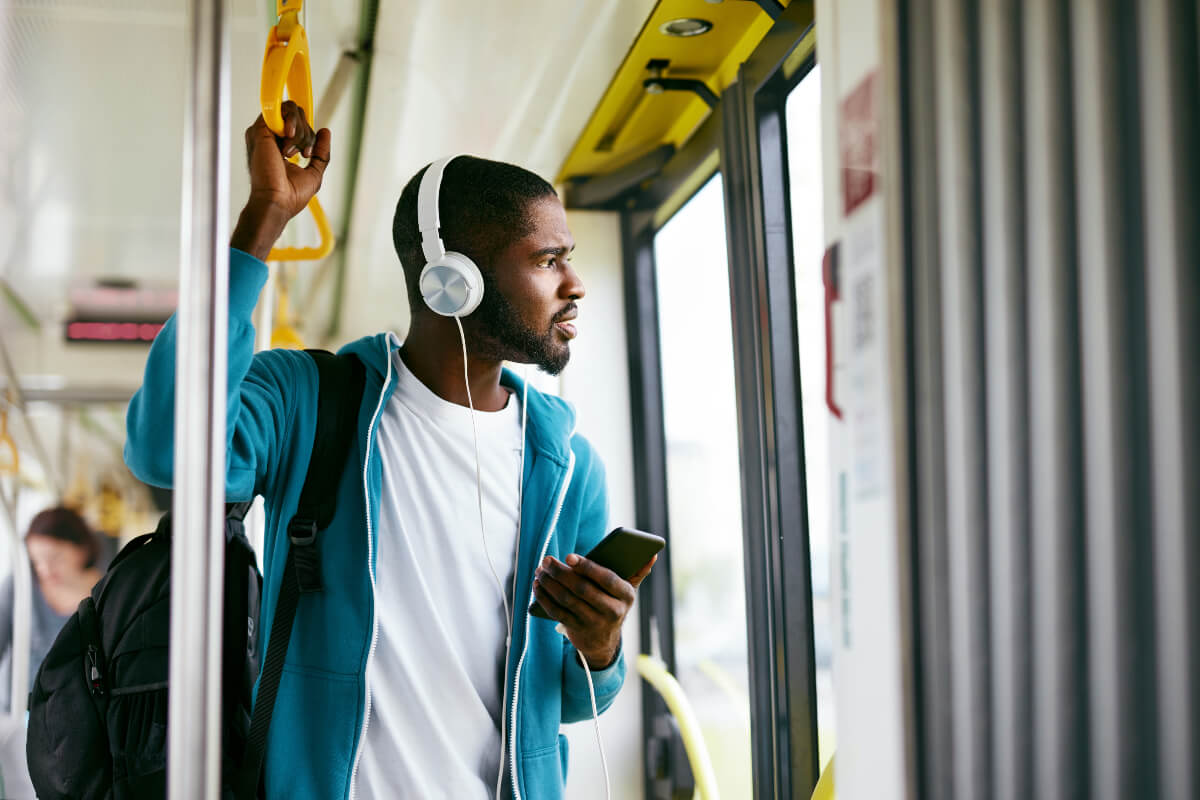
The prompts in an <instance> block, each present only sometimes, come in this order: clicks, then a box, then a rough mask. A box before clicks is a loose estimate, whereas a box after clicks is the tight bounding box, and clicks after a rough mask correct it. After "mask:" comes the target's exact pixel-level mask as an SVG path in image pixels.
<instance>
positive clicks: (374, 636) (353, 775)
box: [350, 336, 392, 800]
mask: <svg viewBox="0 0 1200 800" xmlns="http://www.w3.org/2000/svg"><path fill="white" fill-rule="evenodd" d="M383 353H384V358H385V359H386V360H387V365H388V366H387V376H386V377H385V378H384V381H383V388H382V389H381V390H380V391H379V402H378V403H377V404H376V405H375V413H374V414H373V415H372V416H371V424H370V426H368V427H367V455H366V457H365V458H364V459H363V499H364V500H365V508H366V512H367V574H368V575H369V576H370V577H371V649H370V650H368V651H367V667H366V669H365V670H364V678H365V680H364V681H363V683H364V684H365V685H366V689H365V691H364V694H365V695H366V698H365V706H364V711H363V722H362V729H361V730H360V731H359V732H358V747H356V748H355V750H354V766H353V767H352V768H351V770H350V800H354V793H355V789H356V788H357V787H356V786H355V781H356V780H357V779H358V764H359V761H360V760H361V759H362V751H363V746H364V745H365V744H366V742H367V724H368V723H369V722H370V720H371V660H372V659H373V658H374V657H375V646H376V645H377V644H378V643H379V619H378V618H377V617H376V615H375V609H376V606H377V605H378V602H379V598H378V597H376V594H375V567H374V566H372V562H374V560H375V541H374V538H373V537H372V534H371V492H370V488H369V485H368V483H367V474H368V473H367V469H368V467H369V466H370V464H371V449H372V448H371V437H372V435H373V434H374V432H375V423H377V422H378V421H379V412H380V411H381V410H382V409H383V398H384V397H385V396H386V395H387V388H388V384H389V383H391V382H392V353H391V337H390V336H389V337H387V338H386V339H384V344H383Z"/></svg>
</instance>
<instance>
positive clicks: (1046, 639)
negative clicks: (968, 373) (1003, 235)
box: [1022, 0, 1087, 800]
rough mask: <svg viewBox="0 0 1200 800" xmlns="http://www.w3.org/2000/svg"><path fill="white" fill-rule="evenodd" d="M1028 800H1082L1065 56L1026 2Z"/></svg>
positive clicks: (1074, 333) (1059, 14)
mask: <svg viewBox="0 0 1200 800" xmlns="http://www.w3.org/2000/svg"><path fill="white" fill-rule="evenodd" d="M1022 22H1023V30H1024V39H1025V42H1024V44H1025V50H1024V53H1023V58H1024V66H1025V82H1024V94H1025V140H1026V144H1027V147H1026V157H1025V180H1026V194H1027V202H1026V214H1027V218H1026V222H1027V231H1026V234H1027V237H1028V261H1027V269H1028V272H1027V276H1028V282H1027V291H1028V297H1029V301H1028V302H1029V305H1028V314H1029V387H1030V391H1029V395H1030V402H1029V433H1030V480H1031V481H1032V483H1031V488H1032V491H1031V493H1030V498H1031V503H1030V508H1031V519H1030V536H1031V541H1032V550H1031V557H1032V563H1033V594H1032V605H1031V608H1032V620H1033V645H1034V646H1033V693H1034V694H1033V696H1034V727H1033V744H1034V795H1033V796H1034V797H1035V798H1040V799H1041V800H1064V798H1084V797H1087V782H1086V778H1087V725H1086V698H1087V692H1086V686H1087V684H1086V672H1085V661H1084V659H1085V656H1086V651H1085V647H1086V637H1085V631H1084V610H1083V581H1082V574H1081V569H1080V565H1081V564H1082V563H1083V542H1082V501H1081V496H1080V494H1081V486H1080V483H1081V482H1080V478H1079V475H1080V473H1081V471H1082V468H1083V465H1082V463H1081V454H1080V433H1079V423H1078V413H1079V399H1080V396H1079V358H1078V312H1077V303H1076V297H1075V286H1076V279H1075V275H1076V266H1075V260H1076V253H1075V209H1074V203H1073V198H1074V185H1073V182H1074V170H1073V168H1072V165H1073V163H1074V157H1073V155H1072V147H1071V141H1072V120H1071V114H1070V108H1071V57H1070V49H1069V47H1068V46H1066V44H1067V43H1068V36H1069V30H1068V26H1067V8H1066V3H1065V2H1062V0H1028V1H1027V2H1025V3H1024V4H1023V15H1022Z"/></svg>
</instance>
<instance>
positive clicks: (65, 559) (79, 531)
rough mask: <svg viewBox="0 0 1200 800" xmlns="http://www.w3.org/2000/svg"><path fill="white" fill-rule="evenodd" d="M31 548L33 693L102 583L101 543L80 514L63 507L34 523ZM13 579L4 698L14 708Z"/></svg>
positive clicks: (0, 619)
mask: <svg viewBox="0 0 1200 800" xmlns="http://www.w3.org/2000/svg"><path fill="white" fill-rule="evenodd" d="M25 547H26V549H27V550H28V551H29V561H30V564H31V565H32V567H33V616H32V629H31V632H30V639H29V688H30V689H32V688H33V679H34V677H35V676H36V675H37V669H38V666H39V665H40V664H41V663H42V659H44V658H45V657H46V651H47V650H49V649H50V645H52V644H53V643H54V639H55V637H56V636H58V632H59V630H60V629H61V628H62V626H63V625H64V624H65V623H66V621H67V619H68V618H69V617H70V616H71V614H73V613H75V609H76V607H77V606H78V605H79V601H80V600H82V599H83V598H84V597H86V596H87V594H88V593H89V592H90V591H91V590H92V587H93V586H95V585H96V581H98V580H99V579H100V575H101V570H100V567H99V566H98V565H97V559H98V557H99V555H100V541H99V539H98V538H97V537H96V535H95V534H94V533H93V532H92V530H91V528H89V527H88V524H87V523H86V522H84V521H83V518H82V517H80V516H79V514H77V513H75V512H74V511H72V510H71V509H69V508H65V507H63V506H58V507H56V508H48V509H46V510H45V511H42V512H40V513H39V514H38V515H37V516H35V517H34V518H33V521H32V522H30V523H29V530H28V532H27V533H26V534H25ZM13 607H14V603H13V578H12V576H11V575H9V576H8V577H7V578H5V579H4V582H3V583H2V584H0V698H3V706H4V710H6V711H7V710H8V709H9V708H10V707H11V706H12V697H11V694H12V656H13V652H12V639H13Z"/></svg>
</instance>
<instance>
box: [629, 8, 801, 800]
mask: <svg viewBox="0 0 1200 800" xmlns="http://www.w3.org/2000/svg"><path fill="white" fill-rule="evenodd" d="M815 63H816V62H815V44H814V30H813V10H812V6H811V4H806V3H792V4H791V5H790V6H789V7H788V8H787V9H786V10H784V11H783V13H782V14H781V15H780V17H779V18H778V19H777V20H776V22H775V24H774V25H773V26H772V28H771V30H770V31H769V32H768V34H767V36H766V37H765V38H764V40H763V42H762V43H761V44H760V45H759V47H758V48H757V49H756V50H755V52H754V53H753V54H752V55H751V57H750V58H749V59H748V60H747V61H746V62H745V63H744V64H743V65H742V66H741V68H740V70H739V73H738V80H737V82H735V83H734V84H733V85H731V86H730V87H729V88H727V89H726V90H725V92H724V93H723V94H722V96H721V100H720V102H719V103H718V104H717V106H716V107H715V108H714V109H713V111H712V113H711V114H710V115H709V117H708V119H707V120H705V122H704V123H702V124H701V126H700V128H699V129H698V130H697V132H696V133H695V134H694V135H693V136H692V137H691V139H689V141H688V142H687V144H686V145H684V147H682V148H681V149H680V150H679V151H677V152H676V153H675V154H674V155H673V156H672V157H671V158H669V159H668V160H667V162H666V163H665V165H664V166H663V168H662V169H661V170H660V172H659V173H658V174H657V175H656V176H655V177H654V178H653V179H651V180H649V181H648V182H646V183H644V184H642V185H641V186H640V187H639V188H638V189H637V190H635V191H634V192H632V193H630V194H629V195H627V196H626V197H625V198H623V204H622V207H621V237H622V253H623V259H624V274H625V279H624V280H625V291H624V299H625V304H626V333H627V341H628V343H629V344H628V347H629V352H628V361H629V371H630V399H631V406H632V408H631V418H632V431H631V432H632V439H633V451H634V487H635V496H636V517H637V524H638V525H639V526H641V527H645V528H646V529H648V530H653V531H655V532H657V533H660V534H661V535H663V536H664V538H666V539H667V541H668V547H667V549H666V551H664V555H663V557H661V558H660V561H659V563H658V565H657V566H656V567H655V571H654V573H653V574H652V575H651V577H650V578H649V579H648V580H647V582H646V584H645V585H644V586H643V587H642V591H641V600H640V602H639V604H638V605H639V612H638V613H639V626H640V634H641V642H642V650H643V652H648V653H649V652H654V653H656V654H657V655H659V656H660V657H661V658H662V659H663V661H664V662H665V663H666V665H667V668H668V669H669V670H671V671H672V672H674V671H675V668H676V663H675V641H674V624H673V621H674V604H673V600H672V595H671V589H672V583H671V559H670V552H671V547H670V542H671V539H672V536H671V531H670V520H669V514H668V508H667V473H666V436H665V428H664V422H663V395H662V370H661V365H662V351H661V342H660V340H659V328H658V324H659V319H658V298H657V294H656V277H657V276H656V264H655V256H654V237H655V236H656V235H657V233H658V231H659V230H661V229H662V227H663V226H665V225H666V223H667V222H668V221H669V220H670V219H671V218H672V217H673V216H674V215H675V213H677V212H678V211H679V209H681V208H682V207H683V206H684V205H686V203H687V202H688V201H690V200H691V199H692V198H693V197H694V196H695V194H696V193H697V192H698V191H699V190H700V188H702V187H703V186H704V185H705V184H707V182H708V181H709V180H710V179H711V178H712V176H713V175H714V174H716V172H717V171H720V172H721V173H722V174H723V175H722V177H723V183H724V187H725V215H726V220H725V221H726V231H727V234H726V246H727V249H728V269H729V279H730V304H731V309H730V310H731V314H732V320H731V321H732V324H733V338H734V370H735V376H736V377H735V382H736V384H737V386H736V390H737V408H738V437H739V450H740V460H741V467H742V485H741V493H742V517H743V526H742V527H743V548H744V565H745V567H744V568H745V585H746V612H747V633H748V636H749V641H748V643H747V654H748V660H749V664H748V666H749V670H750V692H751V709H750V713H751V752H752V760H753V776H754V778H753V781H754V796H755V797H756V798H768V797H781V796H782V797H807V796H809V795H810V794H811V792H812V790H813V787H814V786H815V785H816V781H817V778H818V776H819V770H820V764H819V760H818V745H817V719H816V714H817V705H816V702H817V701H816V662H815V651H816V647H815V641H814V633H813V596H812V572H811V559H810V552H809V538H808V520H807V499H806V492H805V463H804V446H803V445H804V442H803V417H802V411H801V409H802V406H801V402H800V362H799V346H798V343H797V341H796V330H797V328H796V295H795V277H794V276H795V272H794V269H795V267H794V259H793V255H792V242H791V236H792V231H791V209H790V200H789V196H788V189H789V182H788V164H787V138H786V125H785V104H786V100H787V96H788V93H789V92H790V91H791V90H792V88H794V87H795V86H796V85H797V84H798V83H799V82H800V81H801V80H803V78H804V77H805V75H807V74H808V72H809V70H810V69H811V68H812V66H813V65H814V64H815ZM764 164H767V165H768V168H767V169H764V168H763V165H764ZM764 302H765V310H766V312H767V313H766V315H765V316H762V315H760V310H761V308H762V307H763V304H764ZM642 714H643V736H644V739H645V746H646V749H645V750H644V753H645V755H646V758H645V761H644V764H645V769H644V789H645V796H646V797H647V798H655V797H661V796H664V795H663V794H662V793H661V792H662V791H663V790H664V789H665V788H667V787H671V786H678V785H680V784H681V783H682V784H686V782H687V781H689V780H690V775H689V776H684V775H677V774H676V775H673V774H672V770H673V768H675V769H678V768H677V767H675V765H674V764H673V759H671V758H670V755H669V749H668V748H669V744H668V743H666V742H664V741H663V737H662V735H661V734H662V731H663V730H664V727H663V723H662V719H663V718H664V717H669V712H668V711H667V709H666V706H665V704H664V703H663V702H662V700H661V698H659V697H658V696H657V695H656V694H655V693H653V692H644V693H643V697H642ZM664 782H665V783H664ZM667 796H670V795H669V794H668V795H667Z"/></svg>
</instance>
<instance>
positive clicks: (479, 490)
mask: <svg viewBox="0 0 1200 800" xmlns="http://www.w3.org/2000/svg"><path fill="white" fill-rule="evenodd" d="M454 322H455V324H456V325H458V336H459V339H460V340H461V341H462V351H463V379H464V380H465V382H466V387H467V407H468V408H469V409H470V410H471V437H472V439H473V440H474V441H475V495H476V497H477V499H478V500H479V538H480V539H482V540H483V554H484V556H485V557H486V558H487V562H488V569H490V570H491V571H492V577H493V578H494V579H495V581H496V588H497V589H498V590H499V591H500V601H501V602H502V603H504V624H505V626H506V627H507V629H508V636H507V638H506V639H505V647H506V648H507V647H508V645H509V644H510V643H511V642H512V621H511V620H510V618H509V617H510V615H509V612H508V595H506V594H505V593H504V584H503V583H502V582H501V581H500V576H499V575H497V574H496V566H495V565H494V564H493V563H492V554H491V551H489V550H488V543H487V535H486V534H485V533H484V530H483V478H482V477H481V475H480V469H479V432H478V431H477V430H476V429H475V403H474V402H473V401H472V400H471V374H470V372H469V371H468V369H467V336H466V334H464V333H463V326H462V320H460V319H459V318H458V317H455V318H454Z"/></svg>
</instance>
